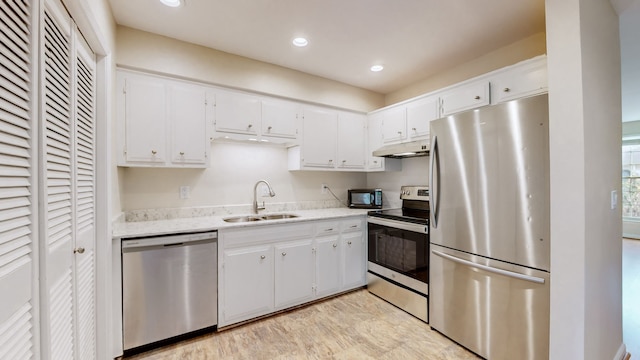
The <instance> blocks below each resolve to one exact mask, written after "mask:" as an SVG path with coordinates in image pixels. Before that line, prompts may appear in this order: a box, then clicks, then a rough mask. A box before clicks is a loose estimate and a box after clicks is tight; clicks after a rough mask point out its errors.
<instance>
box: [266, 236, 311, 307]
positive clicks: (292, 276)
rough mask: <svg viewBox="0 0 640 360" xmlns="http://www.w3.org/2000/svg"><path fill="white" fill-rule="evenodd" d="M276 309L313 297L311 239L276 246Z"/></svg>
mask: <svg viewBox="0 0 640 360" xmlns="http://www.w3.org/2000/svg"><path fill="white" fill-rule="evenodd" d="M274 259H275V266H274V271H275V282H274V286H275V308H276V310H278V309H282V308H286V307H288V306H292V305H296V304H300V303H303V302H307V301H309V300H311V299H313V245H312V240H311V239H305V240H301V241H295V242H289V243H285V244H279V245H276V246H275V252H274Z"/></svg>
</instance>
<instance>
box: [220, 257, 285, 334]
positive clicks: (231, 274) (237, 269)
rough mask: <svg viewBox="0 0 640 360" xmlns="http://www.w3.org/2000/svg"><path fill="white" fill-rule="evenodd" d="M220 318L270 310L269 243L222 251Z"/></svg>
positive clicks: (237, 318)
mask: <svg viewBox="0 0 640 360" xmlns="http://www.w3.org/2000/svg"><path fill="white" fill-rule="evenodd" d="M222 257H223V260H222V261H223V262H224V270H223V272H222V274H223V276H222V287H223V288H224V290H225V291H224V292H221V293H220V295H223V296H224V298H223V299H220V300H221V301H224V304H225V306H224V311H223V312H221V313H220V314H221V315H222V316H221V317H222V318H223V319H224V321H226V322H229V323H233V322H236V321H242V320H246V319H250V318H252V317H255V316H260V315H262V314H266V313H269V312H271V311H272V310H273V271H272V269H273V247H272V246H271V245H267V246H249V247H242V248H237V249H228V250H227V249H225V250H223V251H222Z"/></svg>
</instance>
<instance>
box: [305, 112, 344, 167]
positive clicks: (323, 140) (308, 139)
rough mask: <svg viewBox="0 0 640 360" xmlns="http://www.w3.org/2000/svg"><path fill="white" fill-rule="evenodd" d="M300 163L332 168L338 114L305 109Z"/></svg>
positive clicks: (333, 164)
mask: <svg viewBox="0 0 640 360" xmlns="http://www.w3.org/2000/svg"><path fill="white" fill-rule="evenodd" d="M302 126H303V134H302V136H303V140H302V165H303V166H310V167H324V168H334V167H335V163H336V161H335V159H336V147H337V143H338V136H337V133H338V115H337V113H335V112H330V111H326V110H320V109H305V111H304V119H303V125H302Z"/></svg>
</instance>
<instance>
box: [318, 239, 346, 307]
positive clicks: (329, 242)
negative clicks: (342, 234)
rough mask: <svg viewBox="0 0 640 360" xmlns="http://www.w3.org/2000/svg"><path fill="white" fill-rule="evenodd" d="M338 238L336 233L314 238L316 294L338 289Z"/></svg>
mask: <svg viewBox="0 0 640 360" xmlns="http://www.w3.org/2000/svg"><path fill="white" fill-rule="evenodd" d="M340 273H341V271H340V239H339V238H338V236H337V235H335V236H326V237H320V238H317V239H316V296H317V297H322V296H327V295H332V294H335V293H337V292H338V291H340V287H341V278H340Z"/></svg>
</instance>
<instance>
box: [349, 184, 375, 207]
mask: <svg viewBox="0 0 640 360" xmlns="http://www.w3.org/2000/svg"><path fill="white" fill-rule="evenodd" d="M348 193H349V207H350V208H355V209H381V208H382V189H349V190H348Z"/></svg>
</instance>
